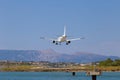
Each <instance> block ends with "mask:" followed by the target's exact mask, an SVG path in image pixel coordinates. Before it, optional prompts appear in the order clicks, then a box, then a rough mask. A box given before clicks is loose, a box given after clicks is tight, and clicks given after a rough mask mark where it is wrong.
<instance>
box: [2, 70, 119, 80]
mask: <svg viewBox="0 0 120 80" xmlns="http://www.w3.org/2000/svg"><path fill="white" fill-rule="evenodd" d="M0 80H92V79H91V76H86V73H85V72H77V73H76V75H75V76H72V73H71V72H0ZM97 80H120V72H103V73H102V75H101V76H97Z"/></svg>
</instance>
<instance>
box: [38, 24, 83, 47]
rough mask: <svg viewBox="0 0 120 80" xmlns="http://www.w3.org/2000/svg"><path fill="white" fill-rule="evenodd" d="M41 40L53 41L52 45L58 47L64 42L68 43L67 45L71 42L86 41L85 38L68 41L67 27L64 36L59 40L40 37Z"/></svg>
mask: <svg viewBox="0 0 120 80" xmlns="http://www.w3.org/2000/svg"><path fill="white" fill-rule="evenodd" d="M40 39H46V40H51V41H52V43H54V44H56V45H58V44H61V43H62V42H66V45H68V44H70V43H71V41H75V40H81V39H84V38H83V37H82V38H73V39H68V36H67V35H66V26H64V33H63V35H62V36H59V37H58V38H56V39H49V38H45V37H40Z"/></svg>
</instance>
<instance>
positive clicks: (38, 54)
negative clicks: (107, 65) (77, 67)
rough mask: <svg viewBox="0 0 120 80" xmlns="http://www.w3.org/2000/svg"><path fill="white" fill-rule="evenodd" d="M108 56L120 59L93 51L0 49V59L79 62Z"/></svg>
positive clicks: (98, 59)
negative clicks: (65, 52) (67, 51)
mask: <svg viewBox="0 0 120 80" xmlns="http://www.w3.org/2000/svg"><path fill="white" fill-rule="evenodd" d="M107 58H111V59H118V58H120V57H117V56H104V55H98V54H93V53H85V52H76V53H74V54H64V53H58V52H55V51H54V50H52V49H49V50H0V60H11V61H49V62H77V63H88V62H96V61H101V60H105V59H107Z"/></svg>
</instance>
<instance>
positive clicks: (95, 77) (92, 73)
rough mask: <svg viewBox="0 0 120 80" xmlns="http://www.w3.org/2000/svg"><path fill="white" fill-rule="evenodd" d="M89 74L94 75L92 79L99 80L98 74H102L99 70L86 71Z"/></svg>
mask: <svg viewBox="0 0 120 80" xmlns="http://www.w3.org/2000/svg"><path fill="white" fill-rule="evenodd" d="M86 75H87V76H92V80H97V76H99V75H101V72H100V71H99V72H98V71H89V72H87V73H86Z"/></svg>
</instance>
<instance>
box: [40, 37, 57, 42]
mask: <svg viewBox="0 0 120 80" xmlns="http://www.w3.org/2000/svg"><path fill="white" fill-rule="evenodd" d="M40 39H44V40H51V41H54V40H55V41H56V39H51V38H47V37H40Z"/></svg>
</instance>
